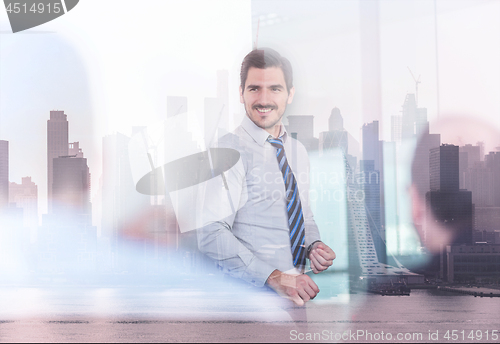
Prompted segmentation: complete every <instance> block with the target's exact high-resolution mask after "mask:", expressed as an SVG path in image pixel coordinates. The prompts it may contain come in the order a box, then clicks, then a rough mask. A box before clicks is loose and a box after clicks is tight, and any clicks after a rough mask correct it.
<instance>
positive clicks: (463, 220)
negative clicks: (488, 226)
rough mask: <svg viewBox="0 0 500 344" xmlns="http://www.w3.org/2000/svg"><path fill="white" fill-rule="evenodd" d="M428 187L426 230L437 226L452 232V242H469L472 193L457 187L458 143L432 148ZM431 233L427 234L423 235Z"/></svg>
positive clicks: (471, 230)
mask: <svg viewBox="0 0 500 344" xmlns="http://www.w3.org/2000/svg"><path fill="white" fill-rule="evenodd" d="M429 170H430V188H431V191H429V192H428V193H427V194H426V204H427V209H429V210H430V212H431V214H432V216H430V215H431V214H428V216H427V230H430V228H432V227H433V226H434V225H436V224H437V225H440V226H443V227H445V228H448V229H449V230H451V231H452V232H453V234H454V238H453V243H454V244H467V245H471V244H472V232H473V230H474V225H473V224H474V221H473V212H474V208H473V204H472V192H470V191H467V190H460V188H459V149H458V146H454V145H449V144H443V145H441V146H440V147H438V148H433V149H431V152H430V157H429ZM428 234H430V233H426V236H427V235H428Z"/></svg>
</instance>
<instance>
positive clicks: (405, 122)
mask: <svg viewBox="0 0 500 344" xmlns="http://www.w3.org/2000/svg"><path fill="white" fill-rule="evenodd" d="M425 132H429V122H428V121H427V109H426V108H419V107H417V102H416V99H415V95H414V94H412V93H409V94H407V95H406V98H405V101H404V103H403V114H402V123H401V138H402V139H403V140H407V139H412V138H415V137H419V136H420V134H422V133H425Z"/></svg>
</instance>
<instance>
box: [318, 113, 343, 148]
mask: <svg viewBox="0 0 500 344" xmlns="http://www.w3.org/2000/svg"><path fill="white" fill-rule="evenodd" d="M348 147H349V134H348V132H347V131H346V130H344V120H343V118H342V115H341V114H340V110H339V109H338V108H334V109H333V110H332V113H331V115H330V118H329V119H328V131H323V132H321V133H320V134H319V152H320V154H325V153H327V151H331V150H333V149H335V148H340V149H341V151H342V152H343V153H344V154H347V151H348Z"/></svg>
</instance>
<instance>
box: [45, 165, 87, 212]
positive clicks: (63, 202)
mask: <svg viewBox="0 0 500 344" xmlns="http://www.w3.org/2000/svg"><path fill="white" fill-rule="evenodd" d="M53 161H54V165H53V173H54V176H53V177H54V178H53V195H52V196H53V212H54V213H55V214H65V215H66V214H75V215H88V216H89V218H90V215H91V211H92V209H91V206H90V178H89V177H90V173H89V168H88V166H87V159H85V158H76V157H71V156H63V157H59V158H55V159H54V160H53Z"/></svg>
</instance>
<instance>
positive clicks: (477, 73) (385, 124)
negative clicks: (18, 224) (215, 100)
mask: <svg viewBox="0 0 500 344" xmlns="http://www.w3.org/2000/svg"><path fill="white" fill-rule="evenodd" d="M379 4H380V6H379V21H380V77H381V78H380V80H381V90H380V94H381V113H382V118H380V120H381V121H382V125H381V127H382V138H384V139H386V140H388V139H390V116H391V115H397V114H400V112H399V111H400V110H401V105H402V104H403V101H404V98H405V95H406V93H407V92H413V91H414V86H415V84H414V81H413V79H412V77H411V75H410V73H409V71H408V68H407V67H410V68H411V70H412V71H413V73H414V74H415V76H416V77H418V75H421V77H420V80H421V84H420V85H419V98H420V99H419V103H420V105H421V106H423V107H426V108H427V109H428V114H429V118H430V119H433V118H435V117H437V92H436V90H437V89H436V80H437V78H436V73H437V70H438V72H439V81H440V88H439V95H440V108H441V109H440V110H441V115H445V114H469V115H473V116H478V117H480V118H483V119H486V120H488V121H489V122H491V123H493V125H496V126H498V127H500V123H499V122H500V102H498V99H500V63H499V62H498V61H500V20H499V18H500V0H492V1H479V0H473V1H455V0H452V1H451V0H450V1H444V0H438V1H437V10H438V11H437V23H438V26H437V29H438V30H437V37H438V56H439V59H438V66H439V69H437V66H436V40H435V39H436V35H435V17H434V1H430V0H418V1H417V0H414V1H411V0H408V1H384V0H381V1H380V2H379ZM259 17H260V18H262V20H261V26H260V31H259V41H258V44H259V46H264V45H267V46H273V47H276V48H278V49H279V50H280V51H281V52H282V53H283V54H284V55H287V56H289V57H290V59H291V60H292V63H293V64H294V69H295V73H296V74H295V76H296V82H295V86H296V88H297V93H296V98H295V101H294V104H293V106H292V107H291V108H290V113H296V114H313V115H315V116H316V123H315V131H316V134H318V132H319V131H322V130H326V123H327V118H328V116H329V114H330V111H331V108H332V107H334V106H337V107H339V108H340V109H341V111H342V114H343V116H344V123H345V127H346V128H347V129H348V130H349V131H350V132H351V133H352V134H353V135H354V136H355V137H359V130H360V128H361V126H362V124H363V116H365V117H366V116H367V114H364V115H363V114H362V94H361V56H360V51H361V47H360V29H359V28H360V20H359V18H360V16H359V2H358V1H337V0H336V1H305V0H304V1H290V0H287V1H252V2H251V1H248V0H247V1H231V0H226V1H214V0H211V1H204V0H199V1H165V0H151V1H148V2H145V3H138V2H136V1H122V0H121V1H99V0H85V1H80V3H79V4H78V5H77V6H76V7H75V8H74V9H73V10H72V11H70V12H69V13H68V14H66V15H64V16H62V17H60V18H57V19H56V20H54V21H51V22H49V23H46V24H43V25H41V26H39V27H36V28H33V29H30V30H28V31H25V32H19V33H16V34H12V33H11V31H10V26H9V23H8V19H7V15H6V12H5V11H4V10H3V9H2V10H0V31H1V33H0V139H2V140H8V141H10V154H11V159H10V180H11V181H15V182H18V183H19V182H20V181H21V177H23V176H32V178H33V181H34V182H35V183H36V184H38V187H39V199H40V205H41V209H42V211H45V207H46V202H45V199H46V188H47V185H46V183H47V182H46V180H47V178H46V168H47V167H46V159H47V158H46V121H47V120H48V118H49V112H50V110H64V111H65V113H66V114H67V115H68V119H69V122H70V125H69V128H70V129H69V130H70V135H69V136H70V141H71V142H73V141H80V142H81V145H80V146H81V147H82V148H83V150H84V153H85V156H86V157H87V158H88V161H89V166H90V171H91V173H92V191H93V194H95V193H96V190H97V189H98V186H99V177H100V175H101V164H102V162H101V140H102V137H103V136H104V135H107V134H112V133H115V132H117V131H119V132H122V133H125V134H130V132H131V127H132V126H134V125H150V124H152V123H155V122H156V121H159V120H162V119H164V118H165V113H166V97H167V95H173V96H187V97H189V103H188V108H189V109H190V111H191V112H192V113H193V117H194V118H192V119H196V118H197V116H199V118H198V120H199V122H200V123H202V119H201V114H202V108H203V98H204V97H214V96H215V95H216V71H217V70H220V69H227V70H229V72H230V74H229V75H230V80H229V81H230V82H229V88H230V91H231V92H232V93H231V94H230V104H229V107H230V113H231V114H235V115H234V118H235V121H234V123H235V124H237V123H238V121H239V118H240V117H241V115H242V113H241V106H240V104H239V99H238V94H237V89H238V77H239V76H238V73H239V66H240V63H241V60H242V58H243V57H244V55H245V54H246V53H247V52H248V51H249V50H250V49H251V47H252V43H253V42H254V41H255V39H256V37H255V28H256V23H257V20H258V18H259ZM252 26H253V29H254V32H252ZM368 116H369V114H368Z"/></svg>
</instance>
